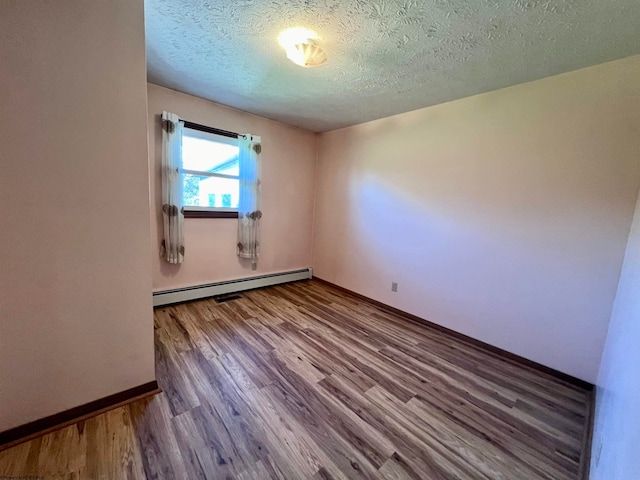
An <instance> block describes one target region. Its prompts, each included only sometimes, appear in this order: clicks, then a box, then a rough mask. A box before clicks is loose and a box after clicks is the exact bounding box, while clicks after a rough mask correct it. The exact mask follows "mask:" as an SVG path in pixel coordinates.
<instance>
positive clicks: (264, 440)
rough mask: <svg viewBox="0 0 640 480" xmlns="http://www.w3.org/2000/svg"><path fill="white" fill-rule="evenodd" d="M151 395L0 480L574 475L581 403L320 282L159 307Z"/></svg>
mask: <svg viewBox="0 0 640 480" xmlns="http://www.w3.org/2000/svg"><path fill="white" fill-rule="evenodd" d="M154 327H155V337H156V369H157V376H158V382H159V384H160V387H161V388H162V389H163V393H162V394H160V395H157V396H156V397H154V398H152V399H145V400H141V401H139V402H136V403H134V404H131V405H128V406H125V407H121V408H118V409H115V410H112V411H110V412H107V413H105V414H102V415H99V416H97V417H94V418H91V419H89V420H86V421H84V422H80V423H78V424H76V425H72V426H69V427H67V428H65V429H62V430H59V431H57V432H54V433H51V434H49V435H46V436H43V437H41V438H37V439H35V440H32V441H30V442H26V443H23V444H21V445H17V446H15V447H13V448H11V449H8V450H6V451H4V452H0V476H7V477H9V476H14V477H16V476H27V475H31V476H38V475H39V476H40V477H42V478H79V479H82V478H87V479H89V478H90V479H93V478H109V479H111V478H127V479H145V478H146V479H156V478H157V479H241V480H244V479H269V478H273V479H280V480H282V479H303V478H308V479H351V478H368V479H396V480H400V479H423V478H428V479H442V480H450V479H473V480H476V479H487V480H494V479H505V480H506V479H509V480H513V479H523V480H525V479H526V480H536V479H540V480H544V479H546V480H574V479H576V478H577V475H578V463H579V458H580V453H581V452H580V449H581V448H582V446H581V441H582V435H583V432H584V429H585V414H586V405H587V399H588V392H587V391H586V390H584V389H583V388H581V387H579V386H577V385H574V384H572V383H570V382H567V381H565V380H563V379H558V378H556V377H554V376H552V375H549V374H547V373H544V372H541V371H539V370H536V369H534V368H532V367H530V366H527V365H522V364H519V363H518V362H516V361H514V360H513V359H510V358H503V357H501V356H500V355H498V354H496V353H495V352H493V351H489V350H485V349H483V348H482V347H481V346H478V345H477V344H474V343H472V342H468V341H464V339H459V338H454V337H452V336H449V335H447V334H446V333H443V332H441V331H438V330H436V329H432V328H430V327H429V326H428V325H426V324H420V323H418V322H416V321H415V320H413V319H408V318H405V317H402V316H400V315H396V314H394V313H390V312H389V311H387V310H384V309H381V308H379V307H378V306H376V305H373V304H371V303H368V302H366V301H364V300H362V299H359V298H356V297H354V296H351V295H348V294H346V293H344V292H342V291H339V290H337V289H334V288H332V287H331V286H328V285H326V284H324V283H320V282H317V281H306V282H297V283H293V284H286V285H280V286H276V287H270V288H265V289H261V290H254V291H249V292H244V293H243V294H242V295H241V297H240V298H239V299H236V300H231V301H228V302H225V303H216V302H215V301H213V300H212V299H207V300H202V301H196V302H191V303H187V304H181V305H175V306H169V307H164V308H160V309H158V310H156V311H155V316H154Z"/></svg>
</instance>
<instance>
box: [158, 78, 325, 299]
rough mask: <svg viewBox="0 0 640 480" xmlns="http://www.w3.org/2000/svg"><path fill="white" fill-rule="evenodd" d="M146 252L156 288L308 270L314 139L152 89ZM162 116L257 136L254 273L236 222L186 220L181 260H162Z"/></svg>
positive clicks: (204, 102) (279, 125)
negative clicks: (258, 214) (239, 252)
mask: <svg viewBox="0 0 640 480" xmlns="http://www.w3.org/2000/svg"><path fill="white" fill-rule="evenodd" d="M148 98H149V141H150V147H151V151H150V165H151V173H152V174H151V198H152V204H151V245H152V251H153V254H152V255H153V288H154V290H167V289H172V288H179V287H186V286H193V285H202V284H206V283H211V282H216V281H221V280H230V279H235V278H243V277H249V276H254V275H260V274H265V273H273V272H281V271H287V270H292V269H297V268H306V267H310V266H311V246H312V227H313V185H314V180H313V179H314V162H315V155H316V142H317V136H316V134H314V133H311V132H308V131H306V130H302V129H299V128H294V127H290V126H287V125H284V124H282V123H278V122H275V121H273V120H269V119H266V118H262V117H258V116H256V115H251V114H248V113H245V112H241V111H239V110H234V109H232V108H228V107H225V106H222V105H219V104H216V103H213V102H209V101H207V100H203V99H201V98H197V97H193V96H191V95H187V94H184V93H180V92H176V91H174V90H169V89H167V88H163V87H159V86H157V85H152V84H149V86H148ZM163 110H166V111H170V112H173V113H176V114H178V116H180V117H181V118H183V119H185V120H189V121H191V122H195V123H200V124H203V125H208V126H211V127H215V128H220V129H222V130H230V131H233V132H240V133H242V132H248V133H252V134H255V135H261V136H262V212H263V217H262V221H261V224H260V228H261V253H260V260H259V261H258V268H257V270H256V271H252V270H251V262H250V261H248V260H246V259H243V260H241V259H239V258H238V257H237V256H236V243H237V228H238V222H237V220H235V219H230V218H187V219H185V226H184V236H185V261H184V263H182V264H181V265H170V264H168V263H166V262H165V261H164V260H162V259H161V258H160V255H159V252H160V251H159V248H160V242H161V233H162V212H161V210H160V206H161V203H162V202H161V186H162V177H161V169H160V167H161V164H162V146H161V145H162V144H161V140H162V132H161V130H160V114H161V113H162V111H163Z"/></svg>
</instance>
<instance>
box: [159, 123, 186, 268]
mask: <svg viewBox="0 0 640 480" xmlns="http://www.w3.org/2000/svg"><path fill="white" fill-rule="evenodd" d="M183 126H184V122H183V121H181V120H180V119H179V118H178V116H177V115H176V114H175V113H169V112H162V218H163V220H164V232H163V233H164V237H163V240H162V245H161V247H160V256H161V257H162V258H164V259H165V260H166V261H167V262H169V263H182V262H183V261H184V234H183V230H184V210H183V208H182V207H183V205H182V178H181V172H180V171H181V169H182V130H183Z"/></svg>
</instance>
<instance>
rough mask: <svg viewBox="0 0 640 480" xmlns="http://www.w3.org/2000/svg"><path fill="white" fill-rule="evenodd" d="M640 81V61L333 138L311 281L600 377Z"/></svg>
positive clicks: (631, 181)
mask: <svg viewBox="0 0 640 480" xmlns="http://www.w3.org/2000/svg"><path fill="white" fill-rule="evenodd" d="M638 78H640V56H636V57H630V58H628V59H624V60H621V61H617V62H612V63H607V64H603V65H599V66H596V67H593V68H589V69H585V70H580V71H576V72H572V73H569V74H565V75H560V76H556V77H551V78H547V79H543V80H539V81H536V82H532V83H527V84H523V85H518V86H514V87H511V88H506V89H503V90H499V91H495V92H491V93H486V94H482V95H477V96H474V97H470V98H466V99H462V100H458V101H455V102H451V103H446V104H442V105H438V106H435V107H431V108H425V109H421V110H416V111H414V112H410V113H406V114H402V115H397V116H393V117H389V118H385V119H382V120H378V121H374V122H369V123H365V124H362V125H357V126H354V127H350V128H345V129H341V130H336V131H332V132H328V133H325V134H322V135H321V136H320V145H319V159H318V168H317V183H316V218H315V236H314V260H313V267H314V275H316V276H318V277H320V278H323V279H326V280H328V281H331V282H334V283H337V284H338V285H341V286H343V287H346V288H349V289H351V290H354V291H356V292H358V293H361V294H364V295H367V296H369V297H372V298H375V299H376V300H379V301H382V302H384V303H386V304H389V305H392V306H394V307H397V308H400V309H402V310H405V311H407V312H410V313H412V314H415V315H418V316H420V317H423V318H426V319H429V320H431V321H433V322H435V323H438V324H441V325H444V326H446V327H448V328H451V329H453V330H456V331H458V332H462V333H464V334H466V335H469V336H471V337H474V338H477V339H480V340H483V341H485V342H487V343H490V344H492V345H495V346H497V347H500V348H503V349H505V350H508V351H510V352H513V353H516V354H519V355H522V356H524V357H526V358H529V359H531V360H534V361H536V362H539V363H542V364H544V365H547V366H550V367H552V368H556V369H558V370H560V371H563V372H566V373H569V374H571V375H574V376H576V377H579V378H581V379H584V380H587V381H590V382H594V381H595V379H596V375H597V372H598V366H599V362H600V355H601V352H602V348H603V344H604V339H605V336H606V332H607V326H608V321H609V315H610V312H611V307H612V302H613V298H614V295H615V291H616V286H617V282H618V276H619V274H620V268H621V264H622V258H623V255H624V249H625V243H626V240H627V235H628V233H629V226H630V224H631V218H632V215H633V210H634V204H635V199H636V195H637V192H638V188H639V186H640V159H639V158H638V152H639V151H640V132H639V131H638V125H640V105H639V99H640V83H639V82H638V81H637V79H638ZM392 281H395V282H398V284H399V291H398V292H397V293H392V292H391V289H390V286H391V282H392Z"/></svg>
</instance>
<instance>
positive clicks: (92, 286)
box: [0, 0, 155, 431]
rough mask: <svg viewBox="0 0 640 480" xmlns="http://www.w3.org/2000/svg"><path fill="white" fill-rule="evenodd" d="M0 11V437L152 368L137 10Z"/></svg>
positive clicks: (124, 0) (98, 6)
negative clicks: (1, 432) (1, 433)
mask: <svg viewBox="0 0 640 480" xmlns="http://www.w3.org/2000/svg"><path fill="white" fill-rule="evenodd" d="M0 10H1V12H2V13H1V14H0V65H1V67H0V112H1V114H0V146H1V147H2V159H3V160H2V173H1V174H0V201H1V204H2V206H3V213H2V215H1V216H0V245H2V249H1V250H0V265H2V268H0V431H2V430H5V429H8V428H11V427H15V426H17V425H20V424H23V423H26V422H30V421H33V420H36V419H38V418H41V417H44V416H47V415H51V414H53V413H57V412H59V411H62V410H66V409H69V408H72V407H75V406H78V405H81V404H84V403H87V402H90V401H93V400H96V399H98V398H101V397H104V396H107V395H110V394H113V393H116V392H120V391H122V390H126V389H128V388H131V387H134V386H137V385H140V384H143V383H146V382H149V381H152V380H153V379H154V378H155V372H154V359H153V322H152V310H151V272H150V256H149V254H150V251H149V206H148V195H149V189H148V174H149V173H148V165H147V162H146V161H145V159H146V158H147V136H146V135H147V133H146V123H147V122H146V111H147V110H146V73H145V46H144V18H143V1H142V0H113V1H109V2H79V1H76V2H42V1H40V0H20V1H9V2H7V1H5V2H2V7H1V9H0Z"/></svg>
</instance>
